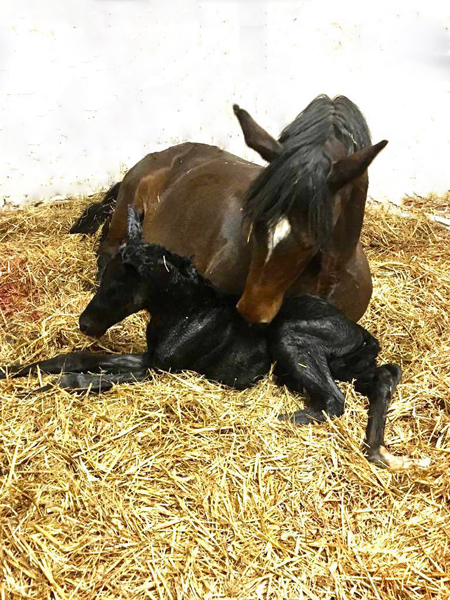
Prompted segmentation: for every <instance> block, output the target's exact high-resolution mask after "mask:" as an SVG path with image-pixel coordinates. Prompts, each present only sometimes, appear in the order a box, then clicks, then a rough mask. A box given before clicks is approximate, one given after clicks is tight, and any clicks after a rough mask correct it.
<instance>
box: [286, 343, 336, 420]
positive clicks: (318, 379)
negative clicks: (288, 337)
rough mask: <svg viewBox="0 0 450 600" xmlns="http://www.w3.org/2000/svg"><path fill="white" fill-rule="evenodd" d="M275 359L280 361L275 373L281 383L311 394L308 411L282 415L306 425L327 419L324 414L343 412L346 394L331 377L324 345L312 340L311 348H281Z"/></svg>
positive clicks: (331, 415) (334, 415) (296, 346)
mask: <svg viewBox="0 0 450 600" xmlns="http://www.w3.org/2000/svg"><path fill="white" fill-rule="evenodd" d="M274 358H275V360H276V361H277V365H276V367H275V375H276V376H277V377H278V379H279V381H280V383H282V384H285V385H286V386H287V387H288V388H289V389H291V390H293V391H296V392H306V393H307V394H308V396H309V402H308V403H307V407H306V408H305V409H304V410H298V411H296V412H295V413H294V414H293V415H291V416H288V415H283V416H282V417H281V418H283V419H289V420H291V421H293V422H294V423H297V424H304V423H312V422H314V421H324V420H325V415H324V413H326V414H327V415H328V416H330V417H340V416H341V415H342V414H343V412H344V401H345V399H344V395H343V394H342V392H341V391H340V389H339V388H338V386H337V385H336V383H335V381H334V380H333V378H332V377H331V373H330V369H329V367H328V363H327V359H326V357H325V355H324V353H323V352H322V351H321V348H320V347H318V346H314V345H313V344H312V343H311V342H309V344H308V346H307V347H299V345H298V344H297V345H295V348H294V350H293V351H292V350H291V351H289V350H286V349H283V351H280V348H278V352H275V355H274Z"/></svg>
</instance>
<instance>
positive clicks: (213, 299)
mask: <svg viewBox="0 0 450 600" xmlns="http://www.w3.org/2000/svg"><path fill="white" fill-rule="evenodd" d="M174 279H175V281H173V282H171V283H170V284H169V285H168V286H167V287H165V288H164V289H161V288H160V289H159V290H158V295H157V298H151V299H149V301H148V303H147V305H146V309H147V310H148V312H149V313H150V314H153V315H155V316H156V315H158V316H160V317H162V318H163V319H165V320H166V319H169V320H171V321H173V320H178V319H181V318H185V317H188V316H191V315H195V314H196V313H200V312H203V311H204V310H210V309H212V308H215V307H219V306H221V305H222V304H223V300H222V298H221V296H220V294H219V293H218V292H217V291H216V289H215V288H214V287H213V286H212V285H211V284H210V283H209V281H207V280H206V279H204V278H203V277H201V275H198V276H197V277H184V276H181V275H179V274H178V273H177V277H175V278H174Z"/></svg>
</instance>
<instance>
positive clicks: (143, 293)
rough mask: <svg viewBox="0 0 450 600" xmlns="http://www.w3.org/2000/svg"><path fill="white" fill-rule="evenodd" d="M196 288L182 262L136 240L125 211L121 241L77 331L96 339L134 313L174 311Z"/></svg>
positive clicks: (135, 217)
mask: <svg viewBox="0 0 450 600" xmlns="http://www.w3.org/2000/svg"><path fill="white" fill-rule="evenodd" d="M201 283H202V281H201V278H200V276H199V275H198V273H197V271H196V269H195V268H194V266H193V265H192V262H191V261H190V260H189V259H188V258H184V257H182V256H178V255H177V254H173V253H172V252H169V251H168V250H166V249H165V248H164V247H163V246H159V245H157V244H147V243H145V242H144V241H142V239H141V220H140V216H139V213H138V212H137V211H136V209H134V208H133V207H129V208H128V235H127V241H126V243H125V244H124V245H123V246H121V248H120V249H119V251H118V252H117V254H116V255H115V256H114V257H113V258H112V259H111V260H110V261H109V263H108V264H107V265H106V267H105V270H104V273H103V276H102V278H101V281H100V285H99V288H98V290H97V292H96V294H95V296H94V297H93V298H92V300H91V301H90V302H89V304H88V306H87V307H86V308H85V310H84V311H83V313H82V314H81V316H80V329H81V331H82V332H83V333H86V334H87V335H91V336H94V337H101V336H102V335H103V334H104V333H105V332H106V331H107V330H108V329H109V328H110V327H111V326H112V325H115V324H116V323H119V322H120V321H122V320H123V319H124V318H125V317H127V316H129V315H131V314H133V313H136V312H139V311H140V310H143V309H147V310H149V311H150V312H153V313H154V314H157V313H158V312H159V311H164V310H171V309H172V310H176V307H177V306H178V307H179V306H180V303H182V301H183V299H185V300H186V299H188V297H189V296H190V295H191V294H192V289H193V288H194V287H195V286H197V287H199V286H200V284H201Z"/></svg>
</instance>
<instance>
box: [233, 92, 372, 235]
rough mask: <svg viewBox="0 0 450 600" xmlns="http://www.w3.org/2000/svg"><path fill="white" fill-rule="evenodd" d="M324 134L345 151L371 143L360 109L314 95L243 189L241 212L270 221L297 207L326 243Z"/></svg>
mask: <svg viewBox="0 0 450 600" xmlns="http://www.w3.org/2000/svg"><path fill="white" fill-rule="evenodd" d="M330 139H337V140H339V141H340V142H341V143H342V144H343V145H344V146H345V148H346V150H347V153H348V154H353V153H354V152H356V151H357V150H360V149H361V148H366V147H367V146H370V144H371V139H370V132H369V128H368V126H367V123H366V120H365V118H364V116H363V114H362V113H361V111H360V110H359V108H358V107H357V106H356V104H354V103H353V102H352V101H351V100H349V99H348V98H346V97H345V96H337V97H336V98H334V99H331V98H329V97H328V96H326V95H321V96H318V97H317V98H315V99H314V100H313V101H312V102H311V103H310V104H309V105H308V106H307V107H306V108H305V110H304V111H303V112H301V113H300V114H299V115H298V116H297V117H296V119H295V120H294V121H293V122H292V123H291V124H290V125H288V126H287V127H286V128H285V129H284V130H283V132H282V133H281V135H280V138H279V141H280V143H281V145H282V152H281V154H280V155H279V156H278V157H277V158H275V159H274V160H273V161H271V162H270V164H269V165H268V166H267V167H266V168H265V169H263V171H262V172H261V174H260V175H259V176H258V177H257V178H256V179H255V180H254V181H253V183H252V184H251V185H250V187H249V189H248V190H247V194H246V200H245V208H244V211H245V217H246V218H247V219H248V220H249V221H250V222H251V223H253V224H258V223H261V224H265V225H267V226H269V227H271V226H273V225H275V224H276V223H277V222H278V221H279V220H280V219H281V218H282V217H283V216H284V215H286V214H287V213H288V212H289V211H290V210H291V209H298V210H299V211H301V212H302V213H303V214H304V215H305V216H306V218H307V222H308V228H309V233H310V234H311V235H312V236H313V237H314V238H315V239H316V240H317V241H318V242H319V243H323V244H324V243H326V240H327V239H328V238H329V236H330V234H331V227H332V210H333V207H332V206H330V203H329V202H327V198H328V193H329V192H328V188H327V175H328V174H329V171H330V168H331V164H332V158H331V156H330V155H329V152H328V151H327V148H326V147H325V143H326V142H327V140H330Z"/></svg>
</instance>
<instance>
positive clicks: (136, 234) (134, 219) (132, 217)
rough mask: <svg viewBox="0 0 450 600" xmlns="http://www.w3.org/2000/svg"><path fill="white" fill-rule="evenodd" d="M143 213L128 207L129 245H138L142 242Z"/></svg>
mask: <svg viewBox="0 0 450 600" xmlns="http://www.w3.org/2000/svg"><path fill="white" fill-rule="evenodd" d="M141 232H142V225H141V213H139V212H138V211H137V210H136V209H135V208H134V206H131V205H130V206H128V227H127V238H128V243H130V242H131V243H133V242H134V243H137V242H140V241H141Z"/></svg>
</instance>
